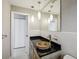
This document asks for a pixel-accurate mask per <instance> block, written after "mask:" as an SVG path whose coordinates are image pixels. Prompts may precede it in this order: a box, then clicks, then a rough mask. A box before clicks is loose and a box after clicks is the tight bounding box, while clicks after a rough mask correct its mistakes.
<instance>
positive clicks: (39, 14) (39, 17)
mask: <svg viewBox="0 0 79 59" xmlns="http://www.w3.org/2000/svg"><path fill="white" fill-rule="evenodd" d="M38 19H39V20H40V19H41V12H40V11H38Z"/></svg>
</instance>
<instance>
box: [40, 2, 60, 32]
mask: <svg viewBox="0 0 79 59" xmlns="http://www.w3.org/2000/svg"><path fill="white" fill-rule="evenodd" d="M40 30H41V32H51V31H52V32H60V0H52V2H50V3H48V4H47V5H46V6H45V7H44V8H43V9H42V13H41V20H40Z"/></svg>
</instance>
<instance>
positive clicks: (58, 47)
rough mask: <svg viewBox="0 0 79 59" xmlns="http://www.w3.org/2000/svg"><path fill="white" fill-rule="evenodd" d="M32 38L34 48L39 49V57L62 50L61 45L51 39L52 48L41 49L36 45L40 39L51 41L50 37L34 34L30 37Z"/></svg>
mask: <svg viewBox="0 0 79 59" xmlns="http://www.w3.org/2000/svg"><path fill="white" fill-rule="evenodd" d="M30 40H31V41H32V43H33V45H34V48H35V49H36V51H37V54H38V55H39V57H43V56H46V55H49V54H51V53H54V52H57V51H60V50H61V45H60V44H58V43H55V42H53V41H51V48H49V49H46V50H43V51H42V50H40V49H38V48H37V47H36V45H35V44H36V42H37V41H39V40H43V41H49V40H48V39H46V38H44V37H41V36H33V37H30Z"/></svg>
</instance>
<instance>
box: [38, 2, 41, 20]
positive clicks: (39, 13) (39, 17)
mask: <svg viewBox="0 0 79 59" xmlns="http://www.w3.org/2000/svg"><path fill="white" fill-rule="evenodd" d="M38 4H39V7H40V4H41V2H40V1H38ZM40 19H41V12H40V10H39V11H38V20H40Z"/></svg>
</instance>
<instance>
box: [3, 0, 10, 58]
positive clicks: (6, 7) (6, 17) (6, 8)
mask: <svg viewBox="0 0 79 59" xmlns="http://www.w3.org/2000/svg"><path fill="white" fill-rule="evenodd" d="M2 35H7V37H5V38H3V39H2V59H9V58H10V3H9V0H2Z"/></svg>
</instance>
